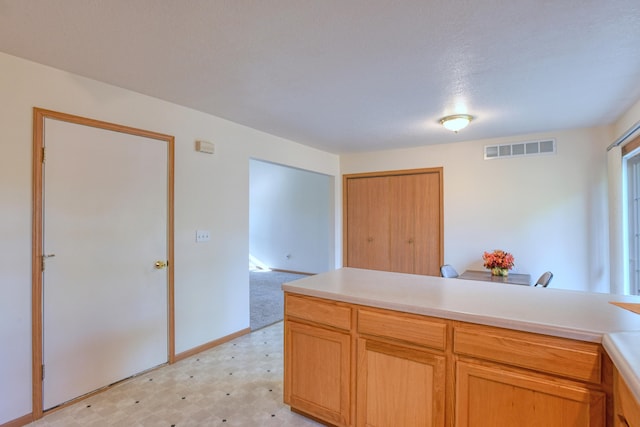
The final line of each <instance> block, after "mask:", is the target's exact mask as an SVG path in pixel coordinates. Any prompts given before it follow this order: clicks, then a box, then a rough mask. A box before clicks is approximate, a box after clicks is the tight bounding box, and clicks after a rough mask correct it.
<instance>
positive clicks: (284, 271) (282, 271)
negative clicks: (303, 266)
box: [271, 268, 316, 276]
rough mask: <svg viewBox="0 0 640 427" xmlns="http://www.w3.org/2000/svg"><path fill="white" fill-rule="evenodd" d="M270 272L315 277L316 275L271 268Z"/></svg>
mask: <svg viewBox="0 0 640 427" xmlns="http://www.w3.org/2000/svg"><path fill="white" fill-rule="evenodd" d="M271 271H278V272H280V273H291V274H304V275H305V276H315V274H316V273H306V272H304V271H293V270H280V269H279V268H272V269H271Z"/></svg>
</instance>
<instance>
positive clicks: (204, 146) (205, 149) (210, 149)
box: [196, 140, 216, 154]
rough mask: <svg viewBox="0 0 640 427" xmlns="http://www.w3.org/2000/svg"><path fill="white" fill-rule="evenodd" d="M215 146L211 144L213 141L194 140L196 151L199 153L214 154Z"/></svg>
mask: <svg viewBox="0 0 640 427" xmlns="http://www.w3.org/2000/svg"><path fill="white" fill-rule="evenodd" d="M215 148H216V147H215V145H213V142H208V141H201V140H198V141H196V151H199V152H201V153H207V154H214V153H215Z"/></svg>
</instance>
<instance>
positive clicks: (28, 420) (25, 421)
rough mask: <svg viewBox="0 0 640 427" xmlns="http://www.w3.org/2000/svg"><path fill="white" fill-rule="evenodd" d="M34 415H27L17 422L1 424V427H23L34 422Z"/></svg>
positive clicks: (16, 420)
mask: <svg viewBox="0 0 640 427" xmlns="http://www.w3.org/2000/svg"><path fill="white" fill-rule="evenodd" d="M33 421H34V419H33V414H27V415H24V416H22V417H20V418H16V419H15V420H11V421H7V422H6V423H4V424H0V427H22V426H26V425H27V424H29V423H31V422H33Z"/></svg>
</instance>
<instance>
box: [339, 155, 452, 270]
mask: <svg viewBox="0 0 640 427" xmlns="http://www.w3.org/2000/svg"><path fill="white" fill-rule="evenodd" d="M343 206H344V229H345V230H344V265H345V267H356V268H366V269H372V270H384V271H395V272H401V273H413V274H424V275H432V276H438V275H439V274H440V265H441V264H442V260H443V244H442V241H443V237H442V230H443V222H442V168H432V169H419V170H407V171H390V172H377V173H366V174H350V175H345V176H344V205H343Z"/></svg>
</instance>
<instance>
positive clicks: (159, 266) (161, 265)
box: [156, 261, 168, 270]
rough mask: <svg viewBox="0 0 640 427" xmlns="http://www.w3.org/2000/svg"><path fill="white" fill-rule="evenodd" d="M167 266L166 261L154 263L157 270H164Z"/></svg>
mask: <svg viewBox="0 0 640 427" xmlns="http://www.w3.org/2000/svg"><path fill="white" fill-rule="evenodd" d="M167 265H168V263H167V262H166V261H156V268H157V269H158V270H161V269H163V268H165V267H166V266H167Z"/></svg>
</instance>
